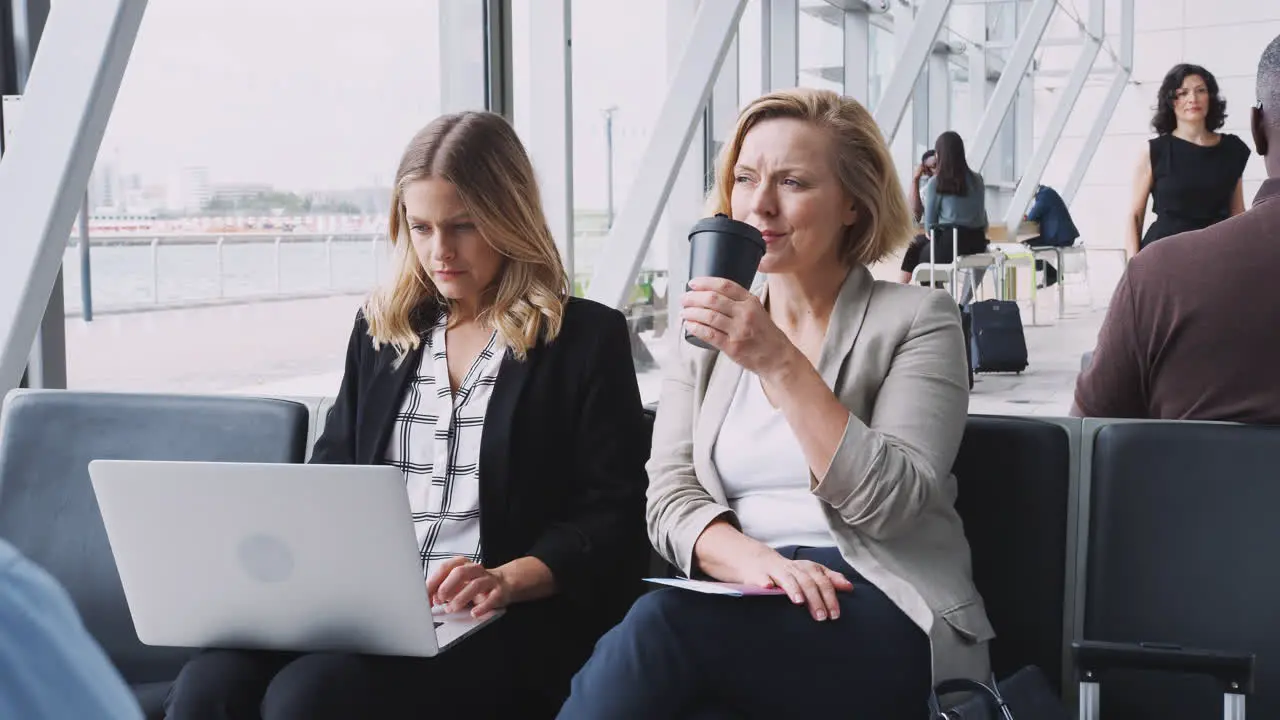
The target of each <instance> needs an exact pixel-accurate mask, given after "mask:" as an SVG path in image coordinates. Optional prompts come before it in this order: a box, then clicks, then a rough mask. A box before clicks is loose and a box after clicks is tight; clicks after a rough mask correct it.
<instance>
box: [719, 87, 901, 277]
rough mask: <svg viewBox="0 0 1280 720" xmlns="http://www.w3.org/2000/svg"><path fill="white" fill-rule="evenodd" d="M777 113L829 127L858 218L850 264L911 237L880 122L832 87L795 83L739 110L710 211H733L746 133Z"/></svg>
mask: <svg viewBox="0 0 1280 720" xmlns="http://www.w3.org/2000/svg"><path fill="white" fill-rule="evenodd" d="M774 118H794V119H797V120H803V121H804V122H807V123H811V124H813V125H814V126H815V127H818V128H821V129H823V130H825V131H827V132H828V133H829V134H830V136H831V140H832V147H833V149H834V151H835V171H836V177H837V178H839V180H840V184H841V185H842V186H843V187H844V191H845V193H846V194H847V195H848V196H849V198H850V199H852V200H853V203H854V207H855V208H856V210H857V214H858V219H857V221H856V222H854V224H853V225H851V226H850V227H849V228H848V229H847V230H846V231H845V235H844V238H843V241H842V247H841V250H840V257H841V259H843V260H844V261H845V262H846V263H847V264H850V265H853V264H862V265H870V264H872V263H875V262H878V261H880V260H883V259H884V258H885V257H887V256H889V255H891V254H892V253H893V252H894V251H896V250H897V249H899V248H900V247H902V246H903V245H905V244H906V243H907V242H908V241H909V240H910V239H911V232H912V224H911V213H910V211H909V210H908V208H907V200H906V197H905V196H904V195H903V192H902V186H901V184H900V183H899V181H898V172H897V170H895V169H894V167H893V157H892V156H891V155H890V153H889V148H888V147H887V146H886V145H885V141H884V136H883V135H882V134H881V133H880V126H878V125H876V121H875V119H874V118H872V117H871V113H869V112H867V110H866V108H864V107H862V105H861V104H860V103H859V102H858V101H857V100H854V99H853V98H848V97H843V96H841V95H837V94H836V93H833V92H831V91H830V90H813V89H809V88H796V89H794V90H779V91H777V92H772V93H769V94H768V95H765V96H763V97H761V98H758V99H757V100H755V101H753V102H752V103H751V104H750V105H748V106H747V107H746V109H744V110H743V111H742V113H741V114H740V115H739V116H738V124H737V127H735V128H734V131H733V139H732V140H730V141H729V142H728V143H726V144H725V146H724V149H723V150H722V151H721V153H720V158H719V161H718V163H717V168H716V175H715V187H714V188H712V190H711V194H710V196H709V198H708V201H707V212H708V214H715V213H724V214H726V215H730V216H732V214H733V211H732V207H731V195H732V193H733V184H734V172H733V168H734V165H736V164H737V162H738V155H739V154H740V153H741V152H742V143H743V140H745V139H746V137H747V133H748V132H750V131H751V129H752V128H753V127H755V126H756V125H757V124H759V123H761V122H763V121H765V120H771V119H774Z"/></svg>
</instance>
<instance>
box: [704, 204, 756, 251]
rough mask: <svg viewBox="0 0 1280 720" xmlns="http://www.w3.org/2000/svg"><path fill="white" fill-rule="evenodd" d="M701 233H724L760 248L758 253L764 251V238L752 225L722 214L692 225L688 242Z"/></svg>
mask: <svg viewBox="0 0 1280 720" xmlns="http://www.w3.org/2000/svg"><path fill="white" fill-rule="evenodd" d="M703 232H714V233H725V234H728V235H737V236H738V237H741V238H742V239H744V240H750V241H751V242H752V243H754V244H755V245H757V246H758V247H759V248H760V252H764V251H765V243H764V236H763V235H761V234H760V231H759V230H757V229H756V228H755V226H754V225H748V224H747V223H744V222H740V221H738V220H734V219H733V218H731V217H729V216H728V215H725V214H724V213H717V214H716V215H715V217H708V218H702V219H701V220H699V221H698V222H696V223H694V224H693V229H692V230H690V231H689V240H690V241H692V240H693V236H694V235H697V234H698V233H703Z"/></svg>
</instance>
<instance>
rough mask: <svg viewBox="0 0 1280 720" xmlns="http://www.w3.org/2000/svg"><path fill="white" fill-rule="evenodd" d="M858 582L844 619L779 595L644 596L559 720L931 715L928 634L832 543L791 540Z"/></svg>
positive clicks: (592, 663) (845, 596) (921, 718)
mask: <svg viewBox="0 0 1280 720" xmlns="http://www.w3.org/2000/svg"><path fill="white" fill-rule="evenodd" d="M783 552H784V554H788V555H789V556H790V557H795V558H799V559H805V560H812V561H814V562H818V563H821V564H823V565H826V566H827V567H830V568H833V569H835V570H838V571H839V572H842V573H844V574H845V576H846V577H848V578H849V579H850V580H851V581H853V583H854V590H853V592H850V593H840V619H838V620H828V621H826V622H817V621H815V620H814V619H813V618H812V617H811V616H810V615H809V611H808V610H807V609H806V608H805V607H804V606H800V605H793V604H792V603H791V601H790V600H788V599H787V598H785V597H780V596H770V597H748V598H731V597H721V596H714V595H703V594H699V593H694V592H690V591H687V590H678V589H674V588H666V589H662V590H656V591H654V592H650V593H648V594H646V595H644V596H643V597H642V598H640V600H639V601H638V602H637V603H636V604H635V605H634V606H633V607H632V608H631V612H630V613H628V614H627V617H626V619H624V620H623V621H622V623H621V624H620V625H618V626H617V627H615V628H614V629H612V630H610V631H609V632H608V633H607V634H606V635H605V636H604V638H602V639H601V640H600V642H599V643H598V644H597V645H596V651H595V654H594V655H592V656H591V659H590V660H589V661H587V664H586V665H585V666H584V667H583V668H582V670H581V671H579V672H578V674H577V676H575V677H574V679H573V685H572V689H571V692H570V695H569V700H568V701H567V702H566V703H565V705H564V707H563V708H562V709H561V711H560V719H561V720H597V719H598V718H610V720H628V719H630V718H635V719H636V720H642V719H643V720H648V719H649V718H671V719H672V720H681V719H682V718H690V719H692V718H697V719H698V720H704V719H709V718H755V717H759V718H780V717H796V718H801V717H806V718H807V717H812V718H855V717H856V718H876V720H899V719H902V720H925V719H926V718H927V717H928V700H929V690H930V682H931V677H932V669H931V666H930V663H931V656H930V648H929V639H928V637H927V636H926V635H925V634H924V632H923V631H922V630H921V629H920V628H919V627H917V626H916V625H915V623H913V622H911V620H910V619H909V618H908V617H907V616H906V615H905V614H904V613H903V612H902V611H901V610H899V609H898V608H897V606H895V605H894V604H893V603H892V602H891V601H890V600H889V598H888V597H886V596H885V594H884V593H882V592H881V591H880V590H879V589H877V588H876V587H875V586H873V585H871V584H870V583H868V582H866V581H865V580H863V579H862V578H861V577H860V576H859V575H858V574H857V573H856V572H854V571H853V569H852V568H850V567H849V566H848V564H847V563H845V562H844V560H843V558H841V557H840V553H839V551H838V550H836V549H835V548H799V549H797V548H787V549H784V551H783Z"/></svg>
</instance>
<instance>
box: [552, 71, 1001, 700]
mask: <svg viewBox="0 0 1280 720" xmlns="http://www.w3.org/2000/svg"><path fill="white" fill-rule="evenodd" d="M901 187H902V186H901V185H900V184H899V182H898V178H897V175H896V173H895V171H894V169H893V160H892V157H891V156H890V154H889V150H888V148H887V147H886V146H885V144H884V140H883V139H882V136H881V134H880V130H879V129H878V127H877V125H876V123H875V121H874V120H873V119H872V117H871V115H870V113H868V112H867V111H866V109H864V108H863V107H862V106H861V105H860V104H858V103H857V101H855V100H852V99H850V98H845V97H840V96H838V95H836V94H835V93H832V92H829V91H821V90H810V89H798V90H788V91H781V92H776V93H773V94H770V95H766V96H764V97H762V98H760V99H758V100H756V101H755V102H753V103H751V104H750V105H749V106H748V107H747V108H746V109H745V110H744V111H743V114H742V116H741V117H740V118H739V120H738V125H737V128H736V129H735V131H734V135H733V139H732V140H731V141H730V142H728V143H726V145H725V151H724V155H723V156H722V158H721V162H720V166H719V169H718V172H717V175H716V188H715V190H714V191H713V192H712V195H711V207H710V208H708V209H709V211H710V212H711V213H721V212H723V213H726V214H730V215H731V216H732V217H733V218H734V219H736V220H739V221H742V222H746V223H748V224H751V225H753V226H755V227H756V228H758V229H759V230H760V231H761V234H762V235H763V236H764V239H765V242H766V247H767V249H766V252H765V255H764V258H763V260H761V262H760V267H759V270H760V272H762V273H764V274H765V276H766V282H765V286H764V288H763V289H762V291H761V292H760V293H759V294H758V295H757V294H754V293H751V292H749V291H748V290H747V289H745V288H743V287H741V286H738V285H736V284H734V283H733V282H731V281H728V280H724V279H719V278H694V279H692V280H691V281H690V283H689V285H690V291H689V292H687V293H685V295H684V297H683V299H682V303H683V310H682V311H681V317H682V318H683V320H684V322H685V328H686V331H687V332H689V333H690V334H691V335H693V336H694V337H697V338H699V339H701V340H703V341H705V342H706V343H707V344H709V345H711V346H712V347H714V348H715V350H703V349H699V348H697V347H694V346H693V345H691V344H689V343H684V342H679V341H677V347H678V350H676V352H677V357H676V358H673V359H672V360H671V362H670V363H668V365H667V368H666V369H667V377H666V379H665V382H664V383H663V387H662V396H661V401H660V403H659V406H658V416H657V420H656V423H655V426H654V431H653V449H652V454H651V456H650V459H649V464H648V466H647V467H648V471H649V491H648V502H647V507H646V514H647V518H648V527H649V537H650V539H651V540H652V541H653V544H654V546H655V548H656V549H657V551H658V552H659V554H661V555H662V556H663V557H664V558H666V560H667V561H668V562H670V563H672V564H673V565H675V566H677V567H678V568H679V569H680V571H681V572H682V573H683V574H684V575H686V576H688V577H693V578H703V579H708V580H715V581H720V582H722V583H729V584H731V585H730V587H733V586H737V587H738V588H745V589H746V592H748V593H750V592H761V591H764V592H769V591H774V592H778V593H780V595H781V596H779V597H723V596H717V595H708V594H701V593H697V592H692V591H690V590H687V589H677V588H663V589H659V590H656V591H654V592H650V593H647V594H646V595H644V596H643V597H642V598H641V599H640V600H639V601H638V602H637V603H636V604H635V605H634V606H633V607H632V608H631V611H630V613H629V614H628V615H627V617H626V619H624V620H623V622H622V623H621V624H619V625H618V626H617V627H615V628H614V629H613V630H611V631H609V633H607V634H606V635H605V636H604V638H602V639H601V641H600V642H599V644H597V646H596V650H595V653H594V654H593V655H592V657H591V659H590V660H589V661H588V662H587V664H586V665H585V666H584V667H583V669H582V670H581V671H580V672H579V673H578V675H577V676H576V677H575V678H574V680H573V685H572V688H571V692H570V696H569V700H568V702H567V703H566V704H565V706H564V707H563V708H562V709H561V715H560V718H561V720H579V719H582V720H587V719H595V718H610V719H611V720H628V719H630V718H635V719H636V720H640V719H642V718H644V719H647V718H683V717H695V716H696V717H722V716H724V715H723V713H725V712H730V713H732V712H734V711H737V712H739V713H741V711H743V710H749V712H747V713H746V715H747V716H750V717H814V718H818V717H823V718H825V717H831V718H834V717H860V718H862V717H865V718H877V719H883V720H895V719H897V718H923V717H924V716H925V715H926V714H927V701H928V697H929V690H930V686H931V682H932V681H934V680H945V679H950V678H956V677H967V678H974V679H979V678H986V677H987V675H988V672H989V662H988V656H987V641H988V640H990V639H991V638H992V637H993V636H994V631H993V630H992V628H991V624H990V622H989V621H988V619H987V616H986V612H985V610H984V606H983V602H982V598H981V597H980V596H979V594H978V591H977V589H976V588H975V586H974V584H973V578H972V573H971V570H970V559H969V546H968V542H967V541H966V539H965V536H964V531H963V528H962V527H961V522H960V517H959V515H958V514H957V512H956V509H955V504H954V503H955V497H956V481H955V478H954V477H953V476H952V475H951V466H952V464H953V463H954V461H955V458H956V453H957V452H958V450H959V447H960V439H961V435H962V434H963V432H964V425H965V417H966V414H967V410H968V403H969V387H968V378H967V373H966V370H965V360H964V352H965V349H964V337H963V333H962V330H961V326H960V312H959V308H958V307H957V306H956V304H955V302H953V301H952V300H951V298H950V297H948V296H947V295H946V294H945V293H940V292H937V291H934V290H930V289H927V288H921V287H912V286H909V285H901V284H898V283H886V282H879V281H876V280H875V279H874V278H873V277H872V275H871V272H870V271H869V270H868V269H867V265H868V264H870V263H874V262H877V261H879V260H881V259H883V258H884V257H886V256H888V255H889V254H890V253H892V252H893V251H894V250H896V249H897V248H898V247H900V246H901V245H902V244H903V243H905V242H907V240H908V239H909V237H910V233H911V217H910V212H909V210H908V207H907V202H906V196H905V194H904V193H903V192H902V190H901ZM675 335H677V336H678V335H680V333H676V334H675ZM722 587H723V586H722ZM708 702H711V703H714V706H711V705H708ZM696 713H704V714H703V715H696Z"/></svg>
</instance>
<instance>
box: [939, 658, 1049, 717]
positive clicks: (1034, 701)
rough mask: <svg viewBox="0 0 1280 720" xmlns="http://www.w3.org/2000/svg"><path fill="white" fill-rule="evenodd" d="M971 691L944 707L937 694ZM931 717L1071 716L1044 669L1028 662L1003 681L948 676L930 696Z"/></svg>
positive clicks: (993, 678) (993, 677)
mask: <svg viewBox="0 0 1280 720" xmlns="http://www.w3.org/2000/svg"><path fill="white" fill-rule="evenodd" d="M958 692H969V693H972V694H971V695H970V696H969V697H967V698H966V699H965V700H964V701H963V702H961V703H960V704H958V705H953V706H950V707H948V708H946V709H943V707H942V704H941V703H940V702H939V700H938V697H939V696H941V695H950V694H951V693H958ZM929 718H930V720H1071V715H1070V714H1069V713H1068V712H1067V709H1066V708H1065V707H1063V705H1062V700H1060V699H1059V698H1058V695H1057V693H1055V692H1054V691H1053V687H1052V686H1051V685H1050V684H1049V680H1048V678H1046V677H1045V675H1044V671H1042V670H1041V669H1040V668H1038V667H1036V666H1035V665H1028V666H1026V667H1024V668H1022V669H1021V670H1019V671H1017V672H1015V673H1014V674H1012V675H1010V676H1009V677H1007V678H1005V679H1004V680H1003V681H1000V682H996V681H995V676H992V678H991V682H990V683H983V682H978V681H977V680H969V679H965V678H957V679H955V680H945V681H943V682H941V683H939V684H938V686H937V687H936V688H934V690H933V694H932V695H931V696H930V697H929Z"/></svg>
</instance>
